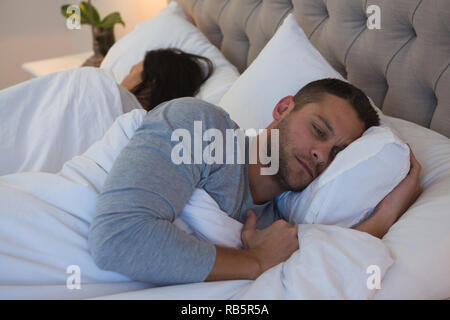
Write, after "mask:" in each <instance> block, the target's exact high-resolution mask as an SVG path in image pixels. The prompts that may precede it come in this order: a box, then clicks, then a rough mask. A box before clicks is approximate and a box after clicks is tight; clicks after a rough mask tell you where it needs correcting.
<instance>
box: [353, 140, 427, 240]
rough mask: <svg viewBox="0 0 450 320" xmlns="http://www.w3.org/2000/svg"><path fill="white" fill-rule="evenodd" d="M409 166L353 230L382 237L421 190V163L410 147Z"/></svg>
mask: <svg viewBox="0 0 450 320" xmlns="http://www.w3.org/2000/svg"><path fill="white" fill-rule="evenodd" d="M410 162H411V167H410V170H409V173H408V175H407V176H406V177H405V179H403V181H402V182H400V183H399V184H398V186H396V187H395V188H394V189H393V190H392V191H391V192H390V193H389V194H388V195H387V196H386V197H385V198H384V199H383V200H382V201H381V202H380V203H379V204H378V205H377V207H376V208H375V210H374V212H373V214H372V215H371V216H370V217H369V218H368V219H367V220H366V221H364V222H363V223H362V224H360V225H359V226H357V227H355V228H354V229H355V230H359V231H362V232H367V233H369V234H371V235H373V236H375V237H377V238H380V239H381V238H383V237H384V235H385V234H386V233H387V232H388V231H389V228H390V227H391V226H392V225H393V224H394V223H395V222H396V221H397V220H398V219H399V218H400V217H401V216H402V215H403V214H404V213H405V212H406V210H408V208H409V207H410V206H411V205H412V204H413V203H414V202H415V201H416V200H417V198H418V197H419V195H420V194H421V192H422V190H421V188H420V184H419V175H420V170H421V165H420V164H419V162H418V161H417V160H416V158H415V157H414V154H413V152H412V150H411V148H410Z"/></svg>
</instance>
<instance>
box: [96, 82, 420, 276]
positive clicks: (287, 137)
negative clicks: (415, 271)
mask: <svg viewBox="0 0 450 320" xmlns="http://www.w3.org/2000/svg"><path fill="white" fill-rule="evenodd" d="M273 118H274V121H273V122H272V124H270V126H269V127H268V128H267V129H269V133H270V130H271V129H278V130H279V131H278V132H279V158H278V160H279V170H278V172H277V173H276V174H274V175H263V174H261V169H262V168H263V167H267V165H263V164H262V163H261V162H259V161H258V162H256V163H253V162H251V161H248V160H249V154H248V151H249V148H248V147H249V146H248V144H249V139H246V140H245V141H246V148H245V150H246V151H245V152H246V162H245V164H239V163H238V162H235V163H234V164H227V163H225V164H218V163H213V164H206V163H205V162H204V161H200V162H199V161H196V163H192V164H191V163H189V162H182V163H180V164H176V163H174V162H173V161H172V152H173V148H174V146H175V145H176V144H177V142H179V141H175V142H174V141H172V139H171V138H172V133H173V132H174V130H175V129H178V128H183V129H185V130H187V131H186V132H188V133H190V135H191V137H194V136H195V132H194V131H196V130H197V131H198V126H197V127H196V125H195V124H194V121H201V125H202V131H201V133H204V132H205V131H206V130H208V129H216V130H219V131H220V132H222V135H223V137H226V130H227V129H237V128H238V126H237V125H236V123H234V122H233V121H232V120H231V119H230V118H229V115H228V114H227V113H226V112H225V111H223V110H222V109H221V108H219V107H216V106H213V105H210V104H208V103H206V102H203V101H200V100H196V99H192V98H183V99H178V100H173V101H170V102H167V103H164V104H161V105H159V106H158V107H157V108H155V109H154V110H152V111H151V112H149V113H148V115H147V116H146V119H145V120H144V122H143V124H142V126H141V127H140V128H139V129H138V130H137V131H136V133H135V135H134V136H133V137H132V139H131V141H130V143H129V144H128V145H127V146H126V147H125V148H124V149H123V150H122V152H121V153H120V155H119V156H118V158H117V160H116V162H115V163H114V166H113V168H112V169H111V171H110V173H109V176H108V178H107V180H106V182H105V185H104V188H103V191H102V193H101V195H100V197H99V200H98V205H97V212H96V214H95V217H94V220H93V223H92V225H91V229H90V233H89V246H90V251H91V254H92V256H93V258H94V260H95V262H96V264H97V265H98V266H99V267H100V268H102V269H105V270H111V271H115V272H119V273H121V274H124V275H126V276H129V277H130V278H132V279H135V280H140V281H146V282H152V283H154V284H176V283H188V282H200V281H204V280H206V281H212V280H231V279H255V278H257V277H258V276H259V275H260V274H262V273H263V272H264V271H265V270H267V269H269V268H271V267H273V266H275V265H277V264H278V263H280V262H283V261H285V260H287V259H288V258H289V256H290V255H291V254H292V253H293V252H294V251H296V250H297V249H299V247H298V239H297V231H296V229H295V228H294V227H293V226H291V225H290V224H288V223H287V222H285V221H284V220H280V218H279V216H278V215H277V213H276V208H275V206H274V201H273V199H274V198H275V197H276V196H277V195H279V194H281V193H282V192H284V191H287V190H295V191H301V190H303V189H304V188H305V187H306V186H308V184H309V183H311V181H313V180H314V179H315V178H316V177H317V176H319V175H320V174H321V173H322V172H323V171H324V170H325V169H326V168H327V166H328V165H329V164H330V163H331V161H332V160H333V159H334V157H335V156H336V154H337V153H338V152H339V151H340V150H342V149H344V148H345V147H346V146H347V145H349V144H350V143H351V142H352V141H354V140H356V139H357V138H358V137H360V136H361V135H362V133H363V132H364V131H365V130H366V129H367V128H369V127H371V126H375V125H378V124H379V118H378V115H377V114H376V112H375V110H374V109H373V108H372V107H371V105H370V103H369V101H368V99H367V97H366V96H365V95H364V94H363V93H362V91H360V90H359V89H357V88H355V87H354V86H352V85H350V84H347V83H345V82H342V81H340V80H335V79H325V80H320V81H316V82H313V83H310V84H309V85H307V86H305V87H304V88H302V89H301V90H300V91H299V92H298V93H297V94H296V95H295V97H292V96H288V97H285V98H283V99H282V100H281V101H280V102H279V103H278V104H277V105H276V106H275V108H274V110H273ZM197 125H198V123H197ZM197 134H198V132H197ZM202 136H203V135H202ZM247 138H248V137H247ZM268 141H269V143H270V141H271V139H268ZM184 142H185V143H187V145H189V146H191V142H186V141H184ZM204 145H205V144H203V146H204ZM197 147H198V146H197ZM274 147H276V146H274V145H270V148H271V149H270V150H275V148H274ZM194 148H195V145H194ZM236 150H237V147H236V146H235V152H236ZM223 152H224V154H223V159H226V153H227V152H229V150H228V149H225V150H223ZM411 155H412V153H411ZM189 159H190V156H189ZM419 171H420V165H419V164H418V163H417V161H416V160H415V159H414V157H413V156H411V170H410V173H409V174H408V176H407V177H406V178H405V179H404V181H403V182H402V183H401V184H399V185H398V186H397V187H396V188H395V189H394V190H393V191H392V192H391V193H390V194H389V195H388V196H387V197H386V198H385V199H384V200H383V201H382V202H381V203H380V204H379V206H378V207H377V209H376V210H375V212H374V213H373V214H372V216H371V217H370V218H369V219H367V220H366V221H365V222H363V223H362V224H361V225H359V226H358V227H357V229H358V230H360V231H364V232H368V233H370V234H372V235H374V236H377V237H380V238H381V237H382V236H383V235H384V234H385V233H386V232H387V231H388V229H389V228H390V226H391V225H392V224H393V223H394V222H395V221H396V220H397V219H398V218H399V217H400V216H401V215H402V214H403V213H404V212H405V211H406V210H407V209H408V207H409V206H410V205H411V204H412V202H413V201H415V199H416V198H417V196H418V191H417V190H418V177H419ZM195 188H203V189H204V190H205V191H206V192H208V194H209V195H210V196H211V197H212V198H213V199H214V200H216V202H217V203H218V205H219V206H220V208H221V209H222V210H223V211H225V212H226V213H228V214H229V216H230V217H232V218H234V219H237V220H238V221H240V222H243V223H245V224H244V228H243V230H242V241H243V244H244V248H243V249H242V250H237V249H231V248H225V247H220V246H217V245H213V244H210V243H206V242H202V241H199V240H197V239H196V238H194V237H193V236H191V235H188V234H187V233H185V232H184V231H182V230H180V229H179V228H177V227H176V226H175V225H173V223H172V222H173V221H174V219H175V218H176V217H177V215H178V214H179V213H180V212H181V211H182V209H183V207H184V206H185V205H186V204H187V203H188V201H189V199H190V197H191V195H192V194H193V192H194V190H195Z"/></svg>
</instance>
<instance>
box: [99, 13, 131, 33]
mask: <svg viewBox="0 0 450 320" xmlns="http://www.w3.org/2000/svg"><path fill="white" fill-rule="evenodd" d="M116 23H120V24H122V25H123V26H125V22H123V20H122V17H121V16H120V13H119V12H113V13H111V14H109V15H107V16H106V17H105V19H103V21H102V22H101V23H100V25H99V27H100V28H105V29H110V28H112V27H114V25H115V24H116Z"/></svg>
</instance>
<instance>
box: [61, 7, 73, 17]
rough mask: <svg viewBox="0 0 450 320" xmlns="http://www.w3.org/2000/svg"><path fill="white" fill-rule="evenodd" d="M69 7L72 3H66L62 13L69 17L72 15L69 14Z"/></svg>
mask: <svg viewBox="0 0 450 320" xmlns="http://www.w3.org/2000/svg"><path fill="white" fill-rule="evenodd" d="M68 7H70V4H65V5H63V6H61V14H62V15H63V17H66V18H68V17H70V16H71V14H69V13H68V12H67V8H68Z"/></svg>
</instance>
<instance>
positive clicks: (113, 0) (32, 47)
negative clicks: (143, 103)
mask: <svg viewBox="0 0 450 320" xmlns="http://www.w3.org/2000/svg"><path fill="white" fill-rule="evenodd" d="M79 2H80V1H78V0H76V1H73V0H0V89H3V88H6V87H9V86H11V85H14V84H17V83H19V82H22V81H25V80H28V79H30V76H29V74H28V73H27V72H25V71H24V70H22V68H21V66H22V64H23V63H24V62H29V61H35V60H40V59H46V58H53V57H58V56H63V55H70V54H75V53H81V52H85V51H89V50H91V49H92V37H91V29H90V26H88V25H83V26H82V28H81V30H69V29H67V27H66V21H65V19H64V17H63V16H62V15H61V13H60V7H61V5H63V4H69V3H73V4H78V3H79ZM92 3H93V4H94V6H95V7H96V8H97V9H98V11H99V13H100V16H101V18H103V17H105V16H106V15H107V14H109V13H111V12H113V11H119V12H120V14H121V16H122V19H123V20H124V21H125V24H126V26H125V27H123V26H122V25H120V24H118V25H116V26H115V34H116V40H118V39H120V38H121V37H122V36H123V35H125V34H127V33H128V32H130V31H131V30H133V29H134V27H135V25H136V24H137V23H139V22H142V21H144V20H146V19H150V18H152V17H153V16H154V15H155V14H156V13H157V12H158V11H159V10H161V9H162V8H163V7H165V6H166V4H167V0H93V1H92Z"/></svg>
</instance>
